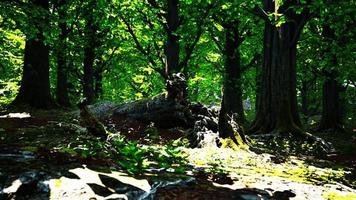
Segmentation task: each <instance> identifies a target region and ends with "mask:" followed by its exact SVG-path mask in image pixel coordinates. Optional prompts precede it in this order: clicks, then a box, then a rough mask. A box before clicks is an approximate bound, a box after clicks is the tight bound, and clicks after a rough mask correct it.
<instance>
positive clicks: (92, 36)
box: [83, 13, 97, 104]
mask: <svg viewBox="0 0 356 200" xmlns="http://www.w3.org/2000/svg"><path fill="white" fill-rule="evenodd" d="M93 21H94V19H93V16H92V13H89V17H88V19H87V22H86V26H85V29H86V36H85V37H86V44H85V47H84V78H83V81H84V82H83V93H84V97H85V98H86V99H87V103H89V104H90V103H93V101H94V99H95V91H94V60H95V48H96V46H97V45H96V31H97V27H96V25H95V24H94V22H93Z"/></svg>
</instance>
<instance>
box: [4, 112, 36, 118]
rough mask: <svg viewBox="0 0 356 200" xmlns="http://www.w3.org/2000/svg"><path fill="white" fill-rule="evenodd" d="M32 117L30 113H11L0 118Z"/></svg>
mask: <svg viewBox="0 0 356 200" xmlns="http://www.w3.org/2000/svg"><path fill="white" fill-rule="evenodd" d="M30 117H31V115H30V113H9V114H7V115H1V116H0V118H18V119H24V118H30Z"/></svg>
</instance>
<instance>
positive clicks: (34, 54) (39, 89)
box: [13, 0, 53, 109]
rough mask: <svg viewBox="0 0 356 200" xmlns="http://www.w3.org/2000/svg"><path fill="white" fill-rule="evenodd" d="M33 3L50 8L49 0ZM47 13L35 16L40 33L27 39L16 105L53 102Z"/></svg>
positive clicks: (42, 104)
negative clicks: (46, 32) (45, 36)
mask: <svg viewBox="0 0 356 200" xmlns="http://www.w3.org/2000/svg"><path fill="white" fill-rule="evenodd" d="M31 3H33V5H34V6H37V7H38V8H39V9H41V11H42V12H44V11H48V9H49V2H48V0H47V1H44V0H43V1H41V0H32V1H31ZM47 15H48V13H47V12H44V16H34V17H33V23H34V26H35V27H36V28H37V29H38V33H37V35H36V36H35V38H30V37H28V38H27V40H26V46H25V56H24V66H23V74H22V80H21V87H20V91H19V93H18V95H17V97H16V99H15V100H14V102H13V104H14V105H19V104H27V105H29V106H33V107H37V108H44V109H47V108H50V107H51V106H52V104H53V101H52V97H51V93H50V82H49V47H48V46H47V45H46V44H45V43H44V34H43V33H44V31H45V30H44V28H43V25H46V24H49V22H48V16H47Z"/></svg>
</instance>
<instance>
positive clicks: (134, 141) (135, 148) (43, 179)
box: [0, 110, 356, 200]
mask: <svg viewBox="0 0 356 200" xmlns="http://www.w3.org/2000/svg"><path fill="white" fill-rule="evenodd" d="M68 113H70V114H68ZM73 113H74V114H73ZM0 115H1V116H0V199H88V200H89V199H91V200H94V199H98V200H99V199H169V200H174V199H177V200H178V199H276V200H284V199H300V200H305V199H313V200H314V199H350V200H351V199H356V152H355V151H354V150H355V144H356V142H355V137H356V133H355V132H348V133H330V132H323V133H316V134H317V135H318V136H319V137H321V138H323V139H325V140H326V141H329V142H331V143H333V144H334V146H335V148H336V150H337V151H336V152H335V153H334V154H332V155H326V156H323V157H320V156H318V155H317V154H308V155H303V154H299V153H298V152H297V153H295V152H294V151H293V150H291V146H293V145H292V144H291V143H288V142H278V141H277V142H276V141H275V142H272V143H269V144H268V145H265V144H263V145H260V146H261V147H263V148H259V151H251V150H249V149H248V148H247V147H243V148H241V147H234V146H230V147H225V148H217V147H213V146H211V147H205V148H189V145H188V141H187V139H185V136H186V130H183V129H179V128H175V129H159V128H156V127H154V126H152V125H151V124H144V123H140V122H137V121H132V120H128V119H117V118H110V117H109V118H105V119H103V120H102V122H103V123H104V125H105V126H106V127H108V129H109V130H110V131H111V132H115V133H120V135H119V136H118V134H116V135H115V134H114V135H113V136H112V137H113V138H115V137H116V139H115V140H114V139H113V140H112V142H111V143H107V142H103V141H100V139H97V138H95V137H93V136H91V135H88V134H87V133H86V132H85V129H84V128H82V127H81V126H80V121H79V120H78V118H77V117H76V115H75V112H69V111H63V110H52V111H36V110H31V111H28V113H12V114H9V112H3V113H1V114H0ZM335 134H339V135H337V137H335ZM259 143H261V142H260V141H254V144H255V145H256V146H258V144H259ZM306 148H308V147H306ZM310 148H312V147H310ZM287 150H290V151H287ZM302 151H303V149H302ZM109 154H110V155H109Z"/></svg>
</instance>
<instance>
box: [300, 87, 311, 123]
mask: <svg viewBox="0 0 356 200" xmlns="http://www.w3.org/2000/svg"><path fill="white" fill-rule="evenodd" d="M300 97H301V112H302V113H303V114H304V115H305V116H308V115H309V114H310V113H309V105H308V104H309V101H308V84H307V82H306V81H302V87H301V88H300Z"/></svg>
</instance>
